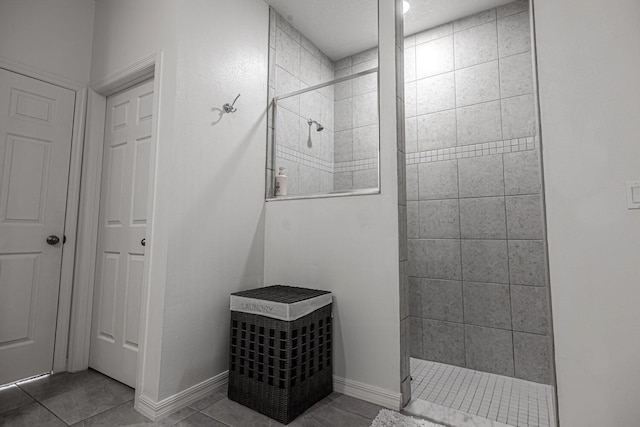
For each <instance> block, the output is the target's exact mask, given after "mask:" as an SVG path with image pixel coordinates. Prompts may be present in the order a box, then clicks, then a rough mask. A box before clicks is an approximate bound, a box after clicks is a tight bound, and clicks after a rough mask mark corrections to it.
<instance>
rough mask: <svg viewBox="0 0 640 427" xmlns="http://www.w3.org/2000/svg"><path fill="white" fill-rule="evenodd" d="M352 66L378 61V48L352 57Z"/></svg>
mask: <svg viewBox="0 0 640 427" xmlns="http://www.w3.org/2000/svg"><path fill="white" fill-rule="evenodd" d="M351 58H352V65H356V64H360V63H361V62H367V61H376V62H377V61H378V48H373V49H369V50H365V51H364V52H360V53H356V54H355V55H353V56H352V57H351Z"/></svg>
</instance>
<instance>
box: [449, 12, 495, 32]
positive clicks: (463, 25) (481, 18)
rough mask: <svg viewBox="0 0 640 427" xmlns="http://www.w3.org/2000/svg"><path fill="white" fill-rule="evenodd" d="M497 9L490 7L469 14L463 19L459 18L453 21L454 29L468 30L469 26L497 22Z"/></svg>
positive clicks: (456, 30)
mask: <svg viewBox="0 0 640 427" xmlns="http://www.w3.org/2000/svg"><path fill="white" fill-rule="evenodd" d="M495 20H496V10H495V9H489V10H485V11H482V12H479V13H476V14H475V15H471V16H467V17H465V18H462V19H458V20H457V21H455V22H454V23H453V31H455V32H458V31H462V30H466V29H467V28H471V27H477V26H478V25H482V24H486V23H488V22H495Z"/></svg>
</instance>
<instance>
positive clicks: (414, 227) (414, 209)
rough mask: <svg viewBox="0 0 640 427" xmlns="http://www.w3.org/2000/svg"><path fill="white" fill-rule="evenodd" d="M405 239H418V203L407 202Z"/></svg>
mask: <svg viewBox="0 0 640 427" xmlns="http://www.w3.org/2000/svg"><path fill="white" fill-rule="evenodd" d="M407 237H408V238H409V239H419V238H420V202H418V201H411V202H407Z"/></svg>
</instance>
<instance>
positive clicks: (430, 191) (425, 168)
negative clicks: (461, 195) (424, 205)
mask: <svg viewBox="0 0 640 427" xmlns="http://www.w3.org/2000/svg"><path fill="white" fill-rule="evenodd" d="M418 172H419V196H420V200H432V199H456V198H458V163H457V161H456V160H449V161H445V162H437V163H421V164H419V165H418Z"/></svg>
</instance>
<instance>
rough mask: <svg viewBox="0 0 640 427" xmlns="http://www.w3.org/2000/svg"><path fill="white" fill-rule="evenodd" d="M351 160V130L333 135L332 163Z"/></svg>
mask: <svg viewBox="0 0 640 427" xmlns="http://www.w3.org/2000/svg"><path fill="white" fill-rule="evenodd" d="M350 160H353V130H351V129H349V130H344V131H340V132H336V133H335V134H334V161H335V162H347V161H350Z"/></svg>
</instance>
